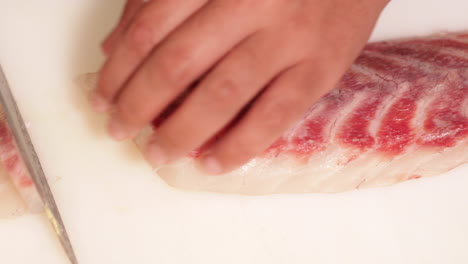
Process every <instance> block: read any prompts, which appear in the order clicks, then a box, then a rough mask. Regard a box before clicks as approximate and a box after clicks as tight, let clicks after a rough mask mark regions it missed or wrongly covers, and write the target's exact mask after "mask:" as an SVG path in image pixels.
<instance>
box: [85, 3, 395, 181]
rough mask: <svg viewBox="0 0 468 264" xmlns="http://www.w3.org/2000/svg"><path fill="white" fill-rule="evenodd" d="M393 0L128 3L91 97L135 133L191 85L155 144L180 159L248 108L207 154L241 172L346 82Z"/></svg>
mask: <svg viewBox="0 0 468 264" xmlns="http://www.w3.org/2000/svg"><path fill="white" fill-rule="evenodd" d="M387 2H388V0H354V1H350V0H328V1H322V0H152V1H149V2H145V1H143V0H128V2H127V5H126V8H125V12H124V14H123V16H122V18H121V22H120V23H119V25H118V26H117V27H116V29H115V30H114V31H113V33H111V34H110V36H109V37H108V38H107V39H106V41H105V42H104V43H103V50H104V52H105V53H106V54H107V55H108V58H107V61H106V62H105V64H104V66H103V67H102V69H101V71H100V76H99V81H98V87H97V90H96V91H95V93H94V94H93V96H92V97H91V101H92V103H93V105H94V106H95V108H96V110H98V111H100V112H105V111H109V109H111V108H112V109H113V111H112V112H113V115H112V118H111V120H110V122H109V126H108V129H109V133H110V134H111V136H112V137H114V138H115V139H117V140H123V139H128V138H132V137H134V136H135V135H136V134H137V133H138V132H139V130H141V129H142V128H143V127H144V126H147V125H149V124H150V123H151V121H152V120H153V119H155V118H156V117H158V116H159V115H160V114H161V113H162V112H163V111H164V110H165V109H166V107H168V106H169V105H170V104H171V103H172V102H173V101H174V100H175V99H176V98H178V97H179V96H180V95H181V94H183V93H184V92H185V91H187V89H189V88H190V87H191V86H192V85H193V84H195V83H196V85H195V86H194V87H193V90H191V92H190V93H189V95H188V96H187V97H186V98H185V99H184V100H183V102H182V104H181V105H179V106H178V107H177V109H175V111H174V112H173V113H172V114H171V115H170V116H169V117H168V118H167V119H166V120H164V122H163V123H162V124H161V125H160V126H159V127H158V128H157V129H156V131H155V133H154V135H153V136H152V137H151V141H150V144H149V145H148V148H147V152H146V155H147V158H148V159H149V160H150V161H151V162H152V163H154V164H155V165H161V164H164V163H168V162H171V161H174V160H176V159H178V158H181V157H183V156H185V155H187V153H188V152H190V151H191V150H193V149H196V148H197V147H199V146H201V145H202V144H203V143H205V142H207V141H208V140H209V139H211V138H212V137H213V136H214V135H216V134H217V133H218V132H219V131H220V130H222V129H223V128H224V127H226V126H227V125H228V124H230V123H231V122H232V121H233V120H235V118H236V116H238V114H239V113H240V112H241V111H242V110H243V109H244V108H245V106H246V105H248V104H250V103H251V107H250V108H249V109H248V111H247V112H246V113H245V114H243V115H242V116H241V118H239V119H238V120H236V123H235V124H234V125H233V126H232V128H230V129H229V130H228V131H227V132H226V133H224V134H223V135H222V136H221V137H220V138H219V139H218V140H217V141H216V142H215V143H214V144H213V145H212V146H211V147H210V148H209V149H208V150H207V151H206V152H205V153H204V154H203V155H202V156H201V158H200V162H201V165H202V166H203V167H204V168H205V169H206V171H208V172H210V173H213V174H218V173H223V172H227V171H229V170H232V169H234V168H236V167H238V166H240V165H242V164H243V163H245V162H247V161H248V160H249V159H251V158H253V157H254V156H256V155H257V154H259V153H261V152H262V151H264V150H265V149H266V148H267V147H268V146H270V145H271V144H272V143H273V142H274V141H275V140H276V139H278V138H279V137H280V136H281V134H282V133H284V132H285V131H286V130H287V129H288V128H290V126H291V125H292V124H294V123H295V122H297V121H298V120H299V119H300V118H301V117H302V116H303V114H304V113H305V111H306V110H307V108H309V107H310V106H311V105H312V104H313V103H314V102H315V101H316V100H317V99H319V98H320V97H321V96H322V95H324V94H325V93H326V92H328V91H329V90H330V89H332V88H334V86H335V85H336V84H337V83H338V81H339V79H340V78H341V76H342V75H343V74H344V72H345V71H346V70H347V68H348V67H349V66H350V65H351V63H352V62H353V60H354V59H355V58H356V57H357V55H358V54H359V52H360V50H361V49H362V47H363V46H364V44H365V43H366V42H367V40H368V38H369V35H370V33H371V31H372V29H373V27H374V24H375V22H376V20H377V18H378V16H379V14H380V12H381V11H382V9H383V8H384V7H385V5H386V3H387Z"/></svg>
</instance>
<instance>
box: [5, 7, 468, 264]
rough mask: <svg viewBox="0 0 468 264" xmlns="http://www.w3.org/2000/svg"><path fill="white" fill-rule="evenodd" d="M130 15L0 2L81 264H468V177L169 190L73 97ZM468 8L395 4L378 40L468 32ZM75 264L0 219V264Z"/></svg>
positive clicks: (16, 69)
mask: <svg viewBox="0 0 468 264" xmlns="http://www.w3.org/2000/svg"><path fill="white" fill-rule="evenodd" d="M121 4H122V1H111V0H108V1H104V0H100V1H93V0H73V1H63V0H41V1H39V0H37V1H34V0H29V1H27V0H15V1H11V0H0V63H1V64H2V66H3V67H4V69H5V71H6V74H7V76H8V79H9V80H10V84H11V86H12V87H13V89H14V92H15V95H16V96H17V98H18V100H19V104H20V108H21V110H22V111H23V113H24V116H25V119H26V120H28V122H30V125H31V127H30V130H31V133H32V137H33V140H34V142H35V145H36V148H37V151H38V153H39V155H40V158H41V160H42V162H43V165H44V169H45V172H46V174H47V175H48V177H49V178H50V181H51V186H52V189H53V192H54V193H55V195H56V199H57V202H58V205H59V207H60V208H61V211H62V214H63V218H64V220H65V222H66V225H67V227H68V229H69V233H70V236H71V238H72V239H73V242H74V245H75V249H76V252H77V254H78V257H79V259H80V261H81V263H82V264H101V263H112V264H120V263H122V264H124V263H125V264H127V263H139V264H146V263H164V264H166V263H167V264H172V263H174V264H175V263H203V264H211V263H213V264H215V263H216V264H218V263H224V264H227V263H236V264H238V263H242V264H250V263H252V264H258V263H268V264H276V263H288V264H289V263H304V264H310V263H320V264H322V263H340V264H341V263H360V264H362V263H392V264H394V263H411V264H415V263H425V264H426V263H434V264H439V263H468V250H467V249H468V191H467V188H468V166H464V167H461V168H458V169H456V170H454V171H452V172H450V173H447V174H446V175H443V176H440V177H435V178H431V179H424V180H418V181H411V182H408V183H404V184H399V185H397V186H394V187H390V188H384V189H373V190H364V191H358V192H351V193H344V194H333V195H278V196H268V197H239V196H234V195H216V194H197V193H187V192H182V191H178V190H174V189H171V188H169V187H167V186H166V185H165V184H164V183H163V182H161V180H160V179H159V178H158V177H156V176H155V175H154V174H153V173H152V171H151V169H150V168H149V167H148V166H147V165H146V164H145V163H144V162H143V161H142V159H141V157H140V156H139V154H138V152H137V151H136V149H135V147H134V146H133V145H132V144H130V143H120V144H119V143H114V142H112V141H110V140H109V139H108V138H107V137H106V136H105V134H104V131H103V129H102V127H101V126H100V125H99V124H100V123H101V122H102V120H101V118H100V117H96V116H93V114H92V113H91V112H89V111H87V110H83V109H86V107H87V106H86V102H85V100H84V98H83V97H82V96H81V95H80V93H79V92H78V91H76V87H75V86H74V85H73V81H72V79H73V78H74V77H75V76H76V75H78V74H79V73H82V72H86V71H92V70H96V69H97V68H98V66H99V64H100V63H101V62H102V57H101V56H100V53H99V49H98V46H97V45H98V42H99V41H100V39H101V38H102V37H103V36H104V34H105V32H107V30H108V29H109V28H110V26H111V25H112V23H113V21H114V19H115V18H116V15H117V13H118V10H119V8H120V6H121ZM431 6H432V7H431ZM466 10H468V2H467V1H465V0H445V1H439V0H432V1H427V0H418V1H416V0H412V1H407V0H398V1H397V0H394V1H393V2H392V4H391V5H390V6H389V7H388V9H387V11H386V13H385V15H384V16H383V17H382V19H381V22H380V24H379V27H378V29H377V31H376V33H375V35H374V39H381V38H384V37H388V36H390V37H396V36H407V35H413V34H423V33H430V32H432V31H434V30H436V31H439V30H445V29H452V30H459V29H463V28H465V29H468V23H467V22H468V17H467V16H466ZM0 202H1V201H0ZM65 261H66V259H65V258H64V256H63V253H62V251H61V249H60V247H59V246H58V243H57V242H56V240H55V238H54V236H53V235H52V232H51V230H50V228H49V226H48V224H47V222H45V221H44V219H43V217H42V216H31V215H28V216H24V217H20V218H14V219H7V220H0V263H9V264H19V263H48V264H59V263H66V262H65Z"/></svg>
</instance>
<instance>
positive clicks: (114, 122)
mask: <svg viewBox="0 0 468 264" xmlns="http://www.w3.org/2000/svg"><path fill="white" fill-rule="evenodd" d="M108 130H109V134H110V136H111V137H112V138H114V139H115V140H119V141H120V140H124V139H126V138H127V137H128V135H129V133H128V130H127V129H126V128H125V127H124V125H123V124H122V122H120V120H118V119H117V118H112V119H111V120H110V121H109V127H108Z"/></svg>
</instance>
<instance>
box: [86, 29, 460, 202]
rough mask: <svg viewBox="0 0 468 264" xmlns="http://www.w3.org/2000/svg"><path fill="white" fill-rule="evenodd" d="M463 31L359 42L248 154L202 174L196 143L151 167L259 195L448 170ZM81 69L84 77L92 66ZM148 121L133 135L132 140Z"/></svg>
mask: <svg viewBox="0 0 468 264" xmlns="http://www.w3.org/2000/svg"><path fill="white" fill-rule="evenodd" d="M466 36H467V34H466V33H451V34H441V35H434V36H429V37H425V38H412V39H402V40H394V41H384V42H378V43H371V44H368V45H367V46H366V47H365V49H364V50H363V51H362V54H361V55H360V56H359V57H358V58H357V60H356V61H355V63H354V64H353V65H352V66H351V67H350V69H349V71H348V72H347V73H346V74H345V75H344V76H343V78H342V80H341V81H340V83H339V84H338V85H337V87H336V88H335V89H334V90H332V91H331V92H330V93H328V94H327V95H326V96H324V97H323V98H322V99H321V100H320V101H318V102H317V103H315V104H314V105H312V106H311V107H310V109H309V110H308V112H307V113H306V114H305V116H304V118H303V119H302V120H301V121H300V122H298V123H297V125H296V126H295V127H294V128H292V129H291V130H290V131H288V132H287V133H285V134H284V135H283V136H282V137H281V138H280V139H279V140H278V141H277V142H276V143H274V144H273V145H272V146H271V147H270V148H269V149H267V150H266V151H265V152H264V153H263V154H262V155H260V156H258V157H257V158H255V159H253V160H251V161H250V162H249V163H248V164H246V165H244V166H242V167H241V168H239V169H237V170H235V171H232V172H230V173H226V174H224V175H220V176H210V175H207V174H205V173H204V172H202V171H201V170H200V169H199V168H198V167H197V165H196V162H195V161H194V160H195V159H196V157H197V155H198V154H199V151H196V150H195V151H193V152H192V153H191V154H190V155H189V156H188V157H186V158H184V159H182V160H180V161H178V162H175V163H173V164H170V165H165V166H162V167H159V168H157V173H158V174H159V175H160V176H161V178H163V179H164V180H165V181H166V182H167V183H168V184H169V185H171V186H174V187H178V188H182V189H187V190H195V191H212V192H229V193H241V194H249V195H259V194H271V193H306V192H342V191H348V190H353V189H358V188H364V187H377V186H387V185H391V184H395V183H398V182H403V181H407V180H411V179H418V178H421V177H428V176H433V175H438V174H441V173H443V172H446V171H448V170H451V169H453V168H455V167H457V166H459V165H461V164H463V163H466V162H468V38H467V37H466ZM86 78H87V80H86V82H87V86H88V88H91V87H93V86H94V84H93V79H94V78H95V76H94V75H88V76H86ZM311 86H312V87H313V84H311ZM159 120H160V118H159ZM153 129H154V128H153V127H148V128H146V129H145V130H144V131H142V133H141V134H140V135H139V136H138V137H137V138H136V140H135V142H136V143H137V145H138V146H139V147H140V148H143V147H144V146H145V144H146V141H147V138H148V136H149V135H150V134H151V132H152V130H153Z"/></svg>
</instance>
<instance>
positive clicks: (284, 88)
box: [200, 60, 338, 174]
mask: <svg viewBox="0 0 468 264" xmlns="http://www.w3.org/2000/svg"><path fill="white" fill-rule="evenodd" d="M337 79H338V77H332V76H329V75H328V74H327V73H326V71H325V69H324V68H323V66H321V65H320V61H318V60H315V61H309V62H304V63H301V64H298V65H297V66H294V67H292V68H290V69H288V70H286V71H285V72H284V73H282V74H281V75H280V76H278V78H277V79H276V80H275V81H274V82H273V83H272V84H271V85H270V86H269V87H268V88H267V90H266V91H265V92H264V93H263V94H262V95H261V96H260V97H259V98H258V100H257V101H256V102H255V103H254V104H253V106H252V108H251V109H250V110H249V111H248V112H247V114H246V115H245V117H244V118H242V119H241V121H240V122H239V123H238V124H237V125H236V126H234V128H233V129H231V130H229V132H228V133H227V134H226V135H225V136H224V137H223V138H221V139H220V140H219V141H218V142H217V143H215V145H214V146H213V147H212V148H211V150H209V151H208V152H207V153H206V154H205V155H204V156H203V157H202V158H201V160H200V163H201V165H202V167H203V168H204V169H205V170H206V171H207V172H209V173H212V174H220V173H224V172H228V171H230V170H232V169H234V168H236V167H238V166H240V165H242V164H244V163H246V162H248V161H249V160H250V159H252V158H253V157H255V156H257V155H258V154H260V153H261V152H262V151H264V150H265V149H267V148H268V147H269V146H270V145H271V144H272V143H273V142H274V141H275V140H276V139H278V138H279V137H280V136H281V135H282V134H283V133H284V132H285V131H286V130H287V129H288V128H290V127H291V126H292V125H293V124H294V123H295V122H296V121H297V120H299V119H300V118H301V117H302V115H303V114H304V113H305V111H306V110H307V108H309V107H310V106H311V105H312V104H313V103H314V102H315V101H316V100H318V99H319V98H320V97H321V96H322V95H324V94H325V93H326V92H327V91H328V90H329V89H330V87H333V86H334V83H335V82H336V80H337Z"/></svg>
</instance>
